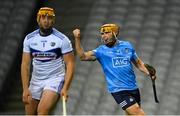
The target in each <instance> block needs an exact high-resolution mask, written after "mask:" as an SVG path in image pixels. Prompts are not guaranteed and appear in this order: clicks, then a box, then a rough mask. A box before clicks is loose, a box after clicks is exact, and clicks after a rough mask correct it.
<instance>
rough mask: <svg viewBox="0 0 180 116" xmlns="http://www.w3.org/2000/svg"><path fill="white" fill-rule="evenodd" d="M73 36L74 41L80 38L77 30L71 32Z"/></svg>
mask: <svg viewBox="0 0 180 116" xmlns="http://www.w3.org/2000/svg"><path fill="white" fill-rule="evenodd" d="M73 34H74V38H75V39H79V38H80V36H81V32H80V30H79V29H75V30H73Z"/></svg>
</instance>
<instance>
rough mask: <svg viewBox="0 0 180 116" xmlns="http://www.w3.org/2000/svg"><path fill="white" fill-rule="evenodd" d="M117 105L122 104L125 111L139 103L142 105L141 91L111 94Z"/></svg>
mask: <svg viewBox="0 0 180 116" xmlns="http://www.w3.org/2000/svg"><path fill="white" fill-rule="evenodd" d="M111 94H112V96H113V97H114V99H115V101H116V102H117V104H120V106H121V107H122V109H123V110H126V109H127V108H128V107H130V106H131V105H133V104H135V103H138V104H139V106H140V105H141V103H140V102H141V98H140V92H139V89H135V90H124V91H120V92H115V93H111Z"/></svg>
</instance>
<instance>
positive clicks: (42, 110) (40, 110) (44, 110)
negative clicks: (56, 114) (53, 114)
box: [37, 106, 49, 115]
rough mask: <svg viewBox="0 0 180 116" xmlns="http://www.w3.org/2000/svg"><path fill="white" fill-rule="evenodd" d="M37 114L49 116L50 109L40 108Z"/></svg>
mask: <svg viewBox="0 0 180 116" xmlns="http://www.w3.org/2000/svg"><path fill="white" fill-rule="evenodd" d="M37 113H38V115H47V114H49V108H47V107H42V106H40V107H38V109H37Z"/></svg>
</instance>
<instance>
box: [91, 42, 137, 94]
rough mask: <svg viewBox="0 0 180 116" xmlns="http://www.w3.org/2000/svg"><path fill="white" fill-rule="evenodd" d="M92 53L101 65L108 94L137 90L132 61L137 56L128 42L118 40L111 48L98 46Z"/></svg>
mask: <svg viewBox="0 0 180 116" xmlns="http://www.w3.org/2000/svg"><path fill="white" fill-rule="evenodd" d="M93 52H94V53H95V56H96V58H97V60H98V61H99V63H100V64H101V65H102V69H103V71H104V74H105V78H106V81H107V87H108V91H109V92H110V93H113V92H118V91H123V90H133V89H136V88H137V83H136V79H135V78H136V77H135V74H134V70H133V65H132V61H136V60H137V59H138V56H137V54H136V52H135V50H134V48H133V47H132V45H131V44H130V43H129V42H127V41H119V40H118V43H117V44H116V45H115V46H113V47H112V48H109V47H107V46H106V45H100V46H99V47H98V48H96V49H95V50H93Z"/></svg>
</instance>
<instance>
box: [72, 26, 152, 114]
mask: <svg viewBox="0 0 180 116" xmlns="http://www.w3.org/2000/svg"><path fill="white" fill-rule="evenodd" d="M100 33H101V39H102V41H103V43H104V44H103V45H100V46H99V47H97V48H96V49H94V50H91V51H87V52H85V51H84V50H83V48H82V46H81V43H80V38H81V35H80V30H79V29H75V30H74V31H73V34H74V38H75V48H76V52H77V54H78V56H79V57H80V59H81V60H82V61H95V60H98V62H99V63H100V64H101V66H102V69H103V72H104V74H105V79H106V82H107V88H108V92H109V93H111V94H112V96H113V97H114V99H115V101H116V102H117V103H118V104H119V105H120V106H121V108H122V109H123V110H124V111H125V113H126V114H127V115H144V114H145V113H144V111H143V109H142V108H141V106H140V102H141V101H140V92H139V89H138V86H137V82H136V76H135V73H134V70H133V64H134V65H135V66H136V67H137V68H138V69H139V70H140V71H142V72H143V73H145V74H146V75H149V72H148V70H147V69H146V67H145V66H144V63H143V62H142V60H141V59H140V58H139V57H138V56H137V54H136V51H135V49H134V48H133V46H132V45H131V44H130V43H129V42H128V41H121V40H118V39H117V36H118V34H119V26H117V25H116V24H104V25H103V26H101V28H100ZM152 78H153V79H155V76H154V77H152Z"/></svg>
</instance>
